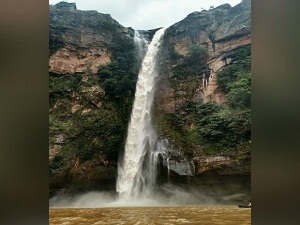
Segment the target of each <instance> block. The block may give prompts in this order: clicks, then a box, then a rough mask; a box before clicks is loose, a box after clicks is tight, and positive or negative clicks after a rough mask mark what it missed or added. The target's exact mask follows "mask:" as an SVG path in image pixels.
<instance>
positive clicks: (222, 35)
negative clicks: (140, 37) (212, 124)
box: [157, 0, 251, 113]
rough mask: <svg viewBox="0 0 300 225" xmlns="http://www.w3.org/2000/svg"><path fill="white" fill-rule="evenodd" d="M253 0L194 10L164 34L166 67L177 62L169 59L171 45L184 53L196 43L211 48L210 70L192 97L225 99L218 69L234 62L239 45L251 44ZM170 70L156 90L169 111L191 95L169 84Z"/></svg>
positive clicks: (208, 68) (159, 99)
mask: <svg viewBox="0 0 300 225" xmlns="http://www.w3.org/2000/svg"><path fill="white" fill-rule="evenodd" d="M250 32H251V1H250V0H244V1H242V2H241V3H240V4H238V5H236V6H235V7H231V6H230V5H229V4H224V5H221V6H219V7H216V8H214V9H211V10H209V11H206V10H203V11H201V12H193V13H191V14H189V15H188V16H187V17H186V18H185V19H183V20H182V21H180V22H178V23H176V24H174V25H172V26H170V27H169V28H168V29H167V30H166V34H165V49H164V55H165V56H166V57H165V58H166V61H165V62H164V63H165V64H166V65H167V67H168V68H167V70H170V69H171V68H172V67H174V66H175V65H174V64H172V62H171V60H170V59H168V55H170V49H174V50H175V53H176V54H178V55H182V56H185V55H187V54H188V51H189V48H190V47H191V46H193V45H199V46H203V47H204V48H206V49H207V50H208V55H209V59H208V62H207V70H206V71H203V79H202V80H200V81H198V83H197V84H195V85H197V86H198V89H197V90H196V91H195V93H193V97H192V99H193V100H195V101H198V102H203V103H206V102H209V101H213V102H216V103H219V104H220V103H223V102H224V96H223V94H222V93H221V92H220V91H219V90H218V85H217V78H216V73H217V72H218V71H219V70H221V69H222V68H223V67H224V66H225V65H228V64H230V63H231V62H232V58H233V57H234V53H235V51H236V50H237V49H239V48H241V47H243V46H246V45H249V44H251V33H250ZM170 79H172V78H171V77H170V75H169V74H164V75H163V77H162V80H161V82H160V86H159V88H158V91H157V103H158V108H159V109H162V110H163V111H165V112H167V113H171V112H174V110H175V109H176V108H178V106H180V105H181V104H183V103H184V102H186V100H187V99H191V98H190V97H186V96H185V95H184V94H183V95H178V94H176V93H178V92H179V91H180V92H182V93H184V91H185V90H183V89H177V90H174V89H173V88H172V87H171V85H170Z"/></svg>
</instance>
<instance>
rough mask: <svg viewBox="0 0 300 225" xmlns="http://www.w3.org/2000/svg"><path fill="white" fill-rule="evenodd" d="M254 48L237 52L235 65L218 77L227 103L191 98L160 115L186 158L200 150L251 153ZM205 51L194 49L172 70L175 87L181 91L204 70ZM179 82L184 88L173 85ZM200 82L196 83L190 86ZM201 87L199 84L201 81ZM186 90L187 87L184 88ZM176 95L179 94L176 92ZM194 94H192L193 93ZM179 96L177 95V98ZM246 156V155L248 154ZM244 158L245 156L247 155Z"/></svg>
mask: <svg viewBox="0 0 300 225" xmlns="http://www.w3.org/2000/svg"><path fill="white" fill-rule="evenodd" d="M250 48H251V46H246V47H243V48H240V49H239V50H237V52H236V53H235V58H234V60H233V62H234V63H233V64H231V65H228V66H226V67H224V69H223V70H222V71H220V72H219V73H218V74H217V77H218V84H219V88H220V89H221V90H222V91H223V92H224V93H225V95H226V96H225V97H226V104H225V105H218V104H216V103H212V102H209V103H206V104H202V103H199V102H194V101H192V100H191V99H192V98H191V96H188V97H186V99H187V100H188V101H187V102H186V103H185V104H184V105H182V106H181V107H180V108H178V109H176V111H175V112H174V113H170V114H165V115H159V116H158V118H159V119H158V120H159V121H158V122H159V123H160V132H161V134H162V135H163V136H166V137H169V138H170V139H171V140H174V141H175V144H176V146H177V147H179V148H180V149H181V150H182V151H183V152H184V153H185V155H186V156H193V150H194V149H196V148H200V149H202V150H203V152H204V153H205V154H208V155H216V154H220V153H224V152H227V153H238V152H249V149H250V140H251V108H250V107H251V72H250V71H251V70H250V68H251V49H250ZM206 54H207V53H206V52H205V49H202V48H200V47H199V46H192V47H191V48H190V53H189V55H188V56H186V57H185V58H184V61H183V62H181V63H179V64H178V65H177V66H176V67H174V70H173V77H172V79H174V77H176V78H177V79H175V80H174V81H173V88H174V89H175V90H176V91H178V90H182V89H180V88H182V87H184V86H183V85H182V83H183V82H187V81H189V77H193V78H195V77H197V74H198V73H199V72H200V71H201V70H203V69H204V68H205V67H204V66H202V67H201V65H206V64H205V60H207V58H206V57H207V56H206ZM176 82H178V83H179V82H180V83H181V85H174V84H176ZM193 83H197V82H196V81H195V80H193V82H191V83H190V87H191V86H192V85H191V84H193ZM198 84H199V82H198ZM185 88H186V89H185V91H186V90H187V87H185ZM175 93H176V92H175ZM190 94H192V92H191V93H190ZM175 97H176V96H175ZM245 154H246V153H245ZM241 157H244V153H243V154H242V156H241Z"/></svg>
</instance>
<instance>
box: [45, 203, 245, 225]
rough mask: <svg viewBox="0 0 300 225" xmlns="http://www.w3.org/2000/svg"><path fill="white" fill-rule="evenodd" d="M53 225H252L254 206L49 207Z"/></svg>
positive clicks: (50, 220)
mask: <svg viewBox="0 0 300 225" xmlns="http://www.w3.org/2000/svg"><path fill="white" fill-rule="evenodd" d="M49 222H50V225H58V224H59V225H61V224H68V225H75V224H82V225H85V224H87V225H92V224H95V225H98V224H105V225H106V224H109V225H113V224H118V225H122V224H124V225H127V224H134V225H144V224H146V225H151V224H164V225H168V224H172V225H173V224H201V225H212V224H213V225H250V224H251V209H240V208H238V207H237V206H193V207H135V208H134V207H131V208H126V207H122V208H86V209H71V208H68V209H58V208H54V209H50V219H49Z"/></svg>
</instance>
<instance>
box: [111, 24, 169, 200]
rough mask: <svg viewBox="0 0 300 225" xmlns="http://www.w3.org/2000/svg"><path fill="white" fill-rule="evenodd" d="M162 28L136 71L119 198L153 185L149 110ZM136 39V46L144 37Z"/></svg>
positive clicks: (137, 195) (136, 194) (146, 193)
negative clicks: (136, 78)
mask: <svg viewBox="0 0 300 225" xmlns="http://www.w3.org/2000/svg"><path fill="white" fill-rule="evenodd" d="M164 31H165V30H164V29H160V30H158V31H157V32H156V33H155V35H154V37H153V39H152V41H151V43H150V44H149V46H148V48H147V52H146V55H145V57H144V59H143V61H142V67H141V69H140V72H139V75H138V81H137V85H136V92H135V100H134V104H133V108H132V112H131V119H130V123H129V126H128V134H127V140H126V145H125V153H124V157H123V159H122V160H120V162H119V165H118V180H117V192H118V194H119V200H120V201H127V200H131V199H138V198H142V197H145V196H149V195H150V194H151V191H152V190H153V188H154V185H155V178H156V174H155V172H156V170H155V168H156V167H155V165H154V164H153V163H155V158H154V159H153V157H155V154H152V152H153V151H154V149H155V145H156V132H155V129H154V128H153V122H152V112H151V111H152V105H153V95H154V91H155V84H156V81H157V79H156V78H157V76H158V73H157V54H158V52H159V47H160V44H161V41H162V37H163V34H164ZM136 39H138V36H137V35H136ZM140 39H141V38H140ZM136 42H137V43H138V44H139V45H138V47H139V46H142V44H141V42H142V43H143V40H141V41H136ZM140 51H142V50H140ZM156 158H157V157H156Z"/></svg>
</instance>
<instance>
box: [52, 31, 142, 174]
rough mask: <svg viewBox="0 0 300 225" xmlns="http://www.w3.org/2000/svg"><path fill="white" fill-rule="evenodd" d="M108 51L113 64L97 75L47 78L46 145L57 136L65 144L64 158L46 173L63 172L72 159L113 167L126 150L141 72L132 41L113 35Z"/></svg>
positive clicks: (105, 66)
mask: <svg viewBox="0 0 300 225" xmlns="http://www.w3.org/2000/svg"><path fill="white" fill-rule="evenodd" d="M109 50H110V51H111V52H112V62H111V63H110V64H108V65H104V66H101V67H100V68H99V70H98V73H97V74H94V75H93V74H91V73H90V72H89V71H86V73H85V74H74V75H55V74H50V77H49V98H50V99H49V100H50V115H49V132H50V137H51V138H50V145H54V144H55V142H56V137H57V135H59V134H61V135H63V136H64V138H65V142H64V143H63V144H61V150H60V155H61V156H62V157H60V158H57V159H56V158H55V160H53V161H52V162H51V165H50V169H56V168H58V167H62V166H63V165H64V166H66V165H67V164H69V163H70V162H72V159H74V155H77V156H79V157H80V160H81V162H84V161H86V160H90V159H93V158H95V157H96V158H99V157H100V158H103V159H108V160H111V161H115V162H116V161H117V160H118V156H119V152H120V151H123V149H124V144H125V138H126V131H127V126H128V121H129V117H130V112H131V107H132V103H133V97H134V92H135V84H136V80H137V75H138V67H139V66H138V65H137V62H136V60H135V56H134V44H133V41H132V39H128V38H126V37H122V36H120V35H117V36H116V37H115V38H114V40H113V44H112V46H111V48H110V49H109ZM83 76H88V79H87V80H85V81H83Z"/></svg>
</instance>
